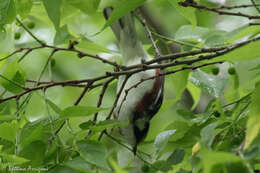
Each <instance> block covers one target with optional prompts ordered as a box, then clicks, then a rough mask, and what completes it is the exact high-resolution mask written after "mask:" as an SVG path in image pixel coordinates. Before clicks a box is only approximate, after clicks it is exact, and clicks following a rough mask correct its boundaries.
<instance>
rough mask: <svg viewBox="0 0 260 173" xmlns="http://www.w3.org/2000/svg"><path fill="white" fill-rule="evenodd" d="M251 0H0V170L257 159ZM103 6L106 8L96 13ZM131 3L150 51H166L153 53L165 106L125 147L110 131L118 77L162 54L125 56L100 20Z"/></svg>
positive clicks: (187, 172)
mask: <svg viewBox="0 0 260 173" xmlns="http://www.w3.org/2000/svg"><path fill="white" fill-rule="evenodd" d="M219 2H220V1H219ZM252 2H253V4H254V3H256V4H257V2H258V3H260V1H259V0H255V1H252V0H251V1H248V2H245V0H236V1H232V0H227V2H226V4H225V5H223V6H221V5H220V4H219V3H216V2H215V1H214V2H212V1H210V0H196V1H193V0H186V1H184V0H183V1H182V0H177V1H176V0H151V1H146V0H131V1H130V0H0V45H1V46H0V170H1V171H0V172H21V171H23V172H24V171H25V172H47V173H64V172H65V173H66V172H69V173H74V172H75V173H77V172H80V173H92V172H99V173H110V172H116V173H126V172H131V171H134V172H137V171H139V172H140V171H142V172H149V173H152V172H169V173H191V172H192V173H201V172H204V173H220V172H223V173H233V172H238V173H240V172H241V173H247V172H248V173H253V172H254V171H257V170H260V157H259V156H260V145H259V144H260V135H259V134H260V133H259V132H260V118H259V115H260V108H259V104H260V98H259V95H260V85H259V79H260V78H259V74H260V73H259V71H260V59H259V58H260V53H259V50H258V48H259V44H260V41H258V40H259V31H260V28H259V26H258V25H259V24H258V23H257V20H258V19H260V17H259V11H260V10H259V9H258V6H255V5H252ZM141 5H145V6H144V7H142V8H139V7H140V6H141ZM240 5H243V6H240ZM107 6H113V7H114V9H115V10H114V11H113V13H112V15H111V17H110V19H109V20H107V21H105V20H104V17H103V15H102V11H103V9H104V7H107ZM238 7H239V8H238ZM138 8H139V10H140V11H139V12H140V14H143V17H144V19H146V21H147V22H148V24H147V23H145V22H142V20H136V24H137V31H138V33H139V38H140V39H141V40H142V43H143V46H144V48H145V49H146V50H147V51H148V52H149V53H150V54H151V56H153V54H154V52H155V51H156V49H155V48H157V47H156V46H158V47H159V48H160V49H161V50H162V52H163V55H161V56H160V58H164V60H165V59H166V60H170V61H169V62H168V63H167V62H166V63H162V64H159V66H160V67H166V73H165V74H164V75H165V76H166V81H165V96H164V101H163V105H162V107H161V109H160V111H159V112H158V113H157V115H155V116H154V118H153V119H152V120H151V124H150V129H149V133H148V135H147V137H146V138H145V140H144V141H143V142H142V143H141V144H140V145H139V148H138V152H137V155H136V156H134V155H133V153H132V151H131V148H129V147H128V145H127V144H126V143H125V142H124V140H122V139H121V137H120V134H119V133H118V130H117V129H118V127H120V126H125V125H127V124H128V122H119V121H118V120H116V119H113V118H112V113H113V109H114V107H115V104H116V100H117V99H118V96H117V95H116V82H117V80H116V79H117V78H118V77H119V76H120V75H121V74H120V72H126V74H133V73H134V72H132V71H134V70H136V69H137V70H140V71H143V70H147V69H148V68H154V67H153V66H152V65H154V64H153V63H154V62H157V61H160V60H158V59H157V60H156V59H154V62H144V64H145V63H146V64H145V65H146V67H145V68H144V65H142V67H140V66H138V67H132V68H133V70H132V71H131V69H127V68H128V67H124V66H123V65H122V64H121V59H122V57H121V54H120V52H119V50H118V47H117V46H116V44H115V43H116V42H115V41H114V40H115V37H114V36H113V34H112V32H111V30H110V29H109V25H110V24H111V23H113V22H115V21H116V20H118V19H119V18H121V17H122V16H124V15H125V14H127V13H129V12H130V11H133V10H135V9H138ZM199 9H200V10H199ZM223 10H226V11H224V12H223ZM137 14H139V13H138V12H137ZM144 14H146V15H144ZM224 14H225V15H224ZM137 16H138V15H137ZM147 16H148V17H147ZM149 19H150V20H149ZM244 19H245V20H244ZM140 21H141V22H140ZM151 21H152V22H151ZM140 23H141V24H143V25H144V26H143V25H141V24H140ZM154 23H156V24H155V25H153V24H154ZM147 26H148V27H147ZM146 27H147V28H148V29H147V28H146ZM158 27H159V28H158ZM145 28H146V29H145ZM149 28H150V29H149ZM147 31H148V32H147ZM149 34H151V35H152V36H153V37H154V39H155V44H156V45H154V44H153V40H152V39H151V38H150V37H151V35H149ZM173 37H174V38H173ZM174 46H175V49H174V51H176V50H177V49H178V50H179V51H180V53H176V52H173V53H175V54H172V50H171V48H172V47H174ZM176 46H177V49H176ZM181 53H183V54H181ZM185 53H187V54H186V55H185ZM177 58H178V60H176V59H177ZM127 70H128V71H127ZM118 71H119V72H118ZM129 71H130V72H129ZM141 82H142V81H141ZM137 85H138V84H137ZM187 94H188V96H187ZM185 97H186V99H185ZM104 130H106V131H104ZM104 132H105V133H104ZM100 134H103V136H102V135H100Z"/></svg>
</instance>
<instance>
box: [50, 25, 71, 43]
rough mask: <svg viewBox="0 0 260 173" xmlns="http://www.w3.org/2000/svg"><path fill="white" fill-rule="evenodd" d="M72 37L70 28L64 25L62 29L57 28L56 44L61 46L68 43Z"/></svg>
mask: <svg viewBox="0 0 260 173" xmlns="http://www.w3.org/2000/svg"><path fill="white" fill-rule="evenodd" d="M71 38H72V36H71V35H70V33H69V31H68V26H67V25H64V26H62V27H61V28H56V34H55V37H54V44H55V45H59V44H63V43H66V41H68V40H70V39H71Z"/></svg>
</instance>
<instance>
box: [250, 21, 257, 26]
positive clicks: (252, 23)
mask: <svg viewBox="0 0 260 173" xmlns="http://www.w3.org/2000/svg"><path fill="white" fill-rule="evenodd" d="M248 25H249V26H253V25H260V22H250V23H249V24H248Z"/></svg>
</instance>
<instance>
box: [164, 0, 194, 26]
mask: <svg viewBox="0 0 260 173" xmlns="http://www.w3.org/2000/svg"><path fill="white" fill-rule="evenodd" d="M168 1H169V2H170V4H172V6H173V7H174V8H175V9H176V10H177V11H178V12H179V13H180V14H181V15H182V16H183V17H185V18H186V19H187V20H188V21H189V22H190V23H191V24H192V26H193V28H194V27H195V26H197V19H196V14H195V11H196V9H195V8H192V7H182V6H180V5H179V4H178V3H179V2H182V1H183V0H168Z"/></svg>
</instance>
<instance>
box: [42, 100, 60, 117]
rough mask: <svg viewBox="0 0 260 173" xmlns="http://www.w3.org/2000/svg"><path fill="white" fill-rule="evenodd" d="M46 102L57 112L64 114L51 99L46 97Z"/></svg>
mask: <svg viewBox="0 0 260 173" xmlns="http://www.w3.org/2000/svg"><path fill="white" fill-rule="evenodd" d="M46 102H47V104H48V105H49V106H50V107H51V108H52V109H53V110H54V111H55V112H56V113H57V114H59V115H61V114H62V110H61V109H60V108H59V107H58V106H57V105H56V104H55V103H53V102H52V101H50V100H49V99H46Z"/></svg>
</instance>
